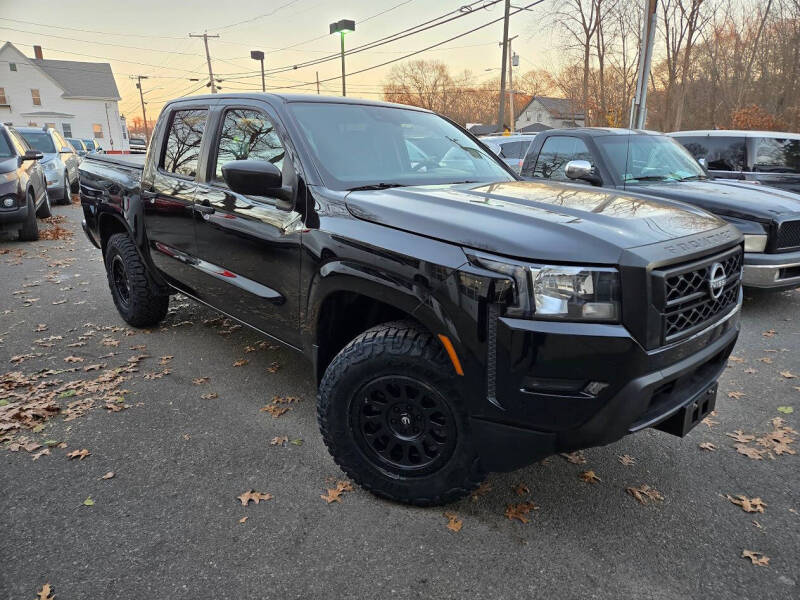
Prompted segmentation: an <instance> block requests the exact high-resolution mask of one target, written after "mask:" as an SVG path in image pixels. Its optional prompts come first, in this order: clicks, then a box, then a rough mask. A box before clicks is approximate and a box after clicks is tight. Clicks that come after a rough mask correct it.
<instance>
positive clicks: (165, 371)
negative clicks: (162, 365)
mask: <svg viewBox="0 0 800 600" xmlns="http://www.w3.org/2000/svg"><path fill="white" fill-rule="evenodd" d="M170 373H172V369H163V370H161V371H159V372H158V373H156V372H153V373H145V376H144V378H145V379H161V378H162V377H164V376H165V375H169V374H170Z"/></svg>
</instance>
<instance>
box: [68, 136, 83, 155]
mask: <svg viewBox="0 0 800 600" xmlns="http://www.w3.org/2000/svg"><path fill="white" fill-rule="evenodd" d="M67 141H68V142H69V143H70V145H71V146H72V147H73V148H75V151H76V152H78V151H81V150H83V144H81V141H80V140H76V139H75V138H67Z"/></svg>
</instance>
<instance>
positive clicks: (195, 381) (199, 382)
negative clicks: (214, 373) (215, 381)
mask: <svg viewBox="0 0 800 600" xmlns="http://www.w3.org/2000/svg"><path fill="white" fill-rule="evenodd" d="M210 380H211V378H210V377H198V378H197V379H192V383H193V384H195V385H203V384H204V383H208V382H209V381H210Z"/></svg>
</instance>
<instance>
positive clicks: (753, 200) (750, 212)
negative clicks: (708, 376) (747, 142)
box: [522, 127, 800, 290]
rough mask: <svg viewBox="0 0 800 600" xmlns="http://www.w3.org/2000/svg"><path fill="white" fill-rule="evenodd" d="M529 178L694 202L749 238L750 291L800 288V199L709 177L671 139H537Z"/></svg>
mask: <svg viewBox="0 0 800 600" xmlns="http://www.w3.org/2000/svg"><path fill="white" fill-rule="evenodd" d="M522 175H523V177H525V178H530V179H540V180H541V179H544V180H548V181H576V182H582V183H584V184H589V185H593V186H597V187H603V188H615V189H621V190H625V191H626V192H634V193H640V194H647V195H648V196H655V197H657V198H665V199H670V200H681V201H683V202H689V203H691V204H695V205H697V206H700V207H701V208H704V209H706V210H708V211H709V212H713V213H715V214H717V215H719V216H720V217H722V218H723V219H725V220H726V221H728V222H730V223H733V224H734V225H736V227H738V228H739V230H740V231H741V232H742V233H743V234H744V251H745V255H744V278H743V283H744V285H746V286H750V287H758V288H769V289H773V290H783V289H790V288H795V287H798V286H800V195H798V194H793V193H791V192H787V191H785V190H780V189H776V188H770V187H767V186H762V185H752V184H747V183H741V182H734V181H722V180H716V179H714V178H713V177H709V176H708V173H707V172H706V171H705V170H703V168H702V167H701V165H700V164H699V163H698V162H697V161H696V160H695V159H694V158H693V157H692V155H691V154H689V152H687V150H686V149H685V148H684V147H683V146H681V145H680V144H679V143H678V142H677V141H675V140H674V139H673V138H671V137H667V136H665V135H662V134H660V133H655V132H650V131H635V130H630V129H613V128H605V127H583V128H578V129H551V130H549V131H545V132H542V133H540V134H538V135H537V136H536V140H535V141H534V143H533V144H532V145H531V148H530V151H529V152H528V156H527V157H526V158H525V163H524V164H523V166H522Z"/></svg>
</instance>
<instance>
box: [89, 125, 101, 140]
mask: <svg viewBox="0 0 800 600" xmlns="http://www.w3.org/2000/svg"><path fill="white" fill-rule="evenodd" d="M92 129H93V130H94V139H96V140H101V139H103V126H102V125H100V124H99V123H95V124H94V125H92Z"/></svg>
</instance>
